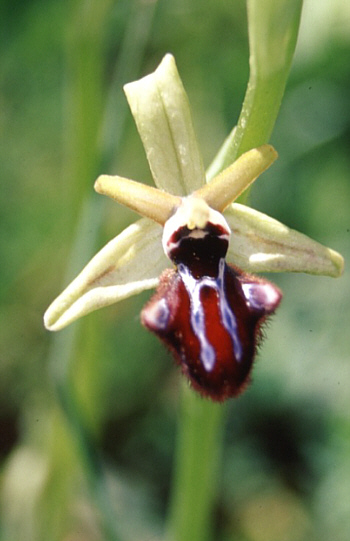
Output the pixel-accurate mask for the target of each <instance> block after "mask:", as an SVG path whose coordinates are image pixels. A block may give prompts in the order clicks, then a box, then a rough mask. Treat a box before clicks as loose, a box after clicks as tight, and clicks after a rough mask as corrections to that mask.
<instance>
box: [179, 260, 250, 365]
mask: <svg viewBox="0 0 350 541" xmlns="http://www.w3.org/2000/svg"><path fill="white" fill-rule="evenodd" d="M225 265H226V263H225V259H224V258H221V259H220V261H219V272H218V275H217V276H216V277H214V278H211V277H209V276H203V277H201V278H194V277H193V276H192V274H191V272H190V270H189V268H188V267H187V266H186V265H184V264H183V263H180V264H179V265H178V271H179V274H180V276H181V278H182V281H183V283H184V285H185V288H186V290H187V293H188V295H189V297H190V310H191V325H192V329H193V332H194V333H195V335H196V336H197V338H198V340H199V343H200V347H201V361H202V363H203V366H204V368H205V369H206V370H207V371H208V372H210V371H211V370H213V368H214V365H215V361H216V354H215V349H214V348H213V346H212V345H211V343H210V342H209V340H208V338H207V336H206V329H205V314H204V309H203V305H202V302H201V298H200V294H201V289H202V287H210V288H212V289H214V290H215V291H216V292H217V294H218V297H219V307H220V315H221V322H222V324H223V326H224V327H225V329H226V330H227V331H228V333H229V334H230V336H231V340H232V345H233V352H234V356H235V359H236V361H237V362H239V361H240V360H241V358H242V345H241V343H240V340H239V336H238V327H237V321H236V317H235V315H234V313H233V312H232V310H231V307H230V306H229V304H228V301H227V298H226V295H225V289H224V272H225Z"/></svg>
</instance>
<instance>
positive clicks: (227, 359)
mask: <svg viewBox="0 0 350 541" xmlns="http://www.w3.org/2000/svg"><path fill="white" fill-rule="evenodd" d="M221 222H222V220H221ZM228 242H229V228H228V226H227V229H226V227H225V226H224V225H223V224H222V223H221V224H219V223H218V224H215V223H209V222H208V223H207V225H206V227H205V228H203V229H198V230H189V229H188V228H187V227H186V226H183V225H180V226H179V227H178V228H177V229H175V231H170V236H169V237H168V238H167V242H166V247H167V253H168V255H169V257H170V258H171V259H172V261H173V262H174V263H175V265H176V268H175V269H173V270H166V271H165V272H164V273H163V274H162V276H161V278H160V284H159V287H158V289H157V292H156V293H155V295H154V296H153V297H152V298H151V300H150V301H149V302H148V304H147V305H146V306H145V308H144V309H143V311H142V313H141V320H142V323H143V324H144V325H145V326H146V327H147V328H148V329H149V330H151V331H152V332H154V333H155V334H156V335H157V336H158V337H159V338H160V339H161V340H162V341H163V342H164V343H165V344H166V345H167V347H168V348H169V349H170V350H171V351H172V352H173V353H174V356H175V358H176V360H177V362H178V363H179V364H180V365H181V367H182V371H183V373H184V374H185V375H186V376H187V377H188V378H189V380H190V382H191V384H192V386H193V387H194V388H195V389H196V390H198V391H199V392H200V393H201V394H203V395H205V396H208V397H210V398H211V399H212V400H217V401H222V400H225V399H226V398H229V397H232V396H237V395H238V394H239V393H240V392H241V391H242V390H243V389H244V388H245V386H246V385H247V383H248V382H249V377H250V372H251V368H252V364H253V360H254V356H255V352H256V348H257V345H258V344H259V342H260V341H261V325H262V324H263V323H264V321H265V320H266V318H267V317H268V316H269V315H270V314H272V313H273V312H274V310H275V309H276V308H277V306H278V304H279V303H280V301H281V298H282V294H281V292H280V291H279V289H278V288H277V287H276V286H274V285H273V284H271V283H270V282H268V281H267V280H263V279H262V278H258V277H256V276H252V275H249V274H245V273H243V272H242V271H241V270H240V269H238V268H236V267H232V266H229V265H227V263H226V261H225V255H226V252H227V248H228Z"/></svg>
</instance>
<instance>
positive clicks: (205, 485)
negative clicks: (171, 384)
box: [169, 382, 225, 541]
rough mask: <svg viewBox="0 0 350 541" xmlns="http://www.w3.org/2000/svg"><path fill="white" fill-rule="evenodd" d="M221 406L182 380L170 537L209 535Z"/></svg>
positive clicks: (186, 540) (189, 540)
mask: <svg viewBox="0 0 350 541" xmlns="http://www.w3.org/2000/svg"><path fill="white" fill-rule="evenodd" d="M224 410H225V406H223V405H222V404H213V403H212V402H209V401H208V400H205V399H203V398H201V397H200V396H199V395H198V394H197V393H194V392H193V391H192V389H190V388H189V387H188V385H187V382H183V387H182V404H181V411H180V424H179V433H178V445H177V449H176V462H177V468H176V476H175V480H174V486H173V490H174V500H173V502H172V504H173V507H172V514H171V516H170V524H169V530H170V539H174V540H176V541H179V540H180V539H181V541H195V540H197V539H198V540H199V539H200V540H201V541H204V540H206V539H208V538H209V534H210V533H211V522H212V520H211V507H212V503H213V501H214V499H215V494H216V478H217V474H218V472H217V468H218V464H219V463H220V458H221V445H220V442H221V441H222V423H223V411H224Z"/></svg>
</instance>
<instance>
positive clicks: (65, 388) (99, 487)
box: [49, 0, 156, 541]
mask: <svg viewBox="0 0 350 541" xmlns="http://www.w3.org/2000/svg"><path fill="white" fill-rule="evenodd" d="M113 4H114V0H103V1H100V0H93V1H92V2H82V3H80V4H79V3H77V2H74V3H73V7H74V14H75V18H74V19H73V23H74V24H72V25H71V26H70V34H69V40H68V51H67V53H68V54H67V57H68V78H69V84H68V85H67V92H66V106H67V109H68V111H67V112H68V115H67V117H68V120H69V125H68V129H67V132H66V133H67V134H68V136H67V135H66V137H67V139H66V145H67V149H68V151H69V152H68V154H69V156H68V167H67V171H66V175H67V176H68V177H69V178H70V180H71V191H72V200H73V202H72V204H71V207H70V208H69V209H68V211H69V217H68V220H69V227H70V228H72V227H74V228H75V229H76V237H75V240H74V241H73V245H72V249H71V256H70V259H69V262H68V266H67V270H66V275H67V276H66V279H68V278H70V277H71V276H72V275H74V274H76V271H77V270H80V268H81V267H82V265H83V264H84V263H85V262H86V261H87V260H88V259H89V257H91V254H92V253H93V252H94V250H95V242H96V241H97V236H98V231H99V228H100V225H101V223H102V217H103V206H104V203H103V202H102V200H101V201H100V200H99V199H96V198H95V197H94V196H93V195H92V196H89V193H90V192H91V186H92V181H93V180H94V179H95V178H96V175H97V172H98V171H100V166H101V164H103V166H104V167H105V168H106V169H108V167H110V166H111V162H112V160H114V159H115V158H116V156H117V154H118V150H119V146H120V141H121V138H122V135H123V131H124V124H125V123H124V120H125V118H126V111H127V109H126V103H125V100H122V99H120V100H118V98H116V97H115V96H116V94H117V92H116V88H118V89H119V88H120V87H121V86H122V84H123V83H125V81H127V80H130V79H132V78H135V77H136V76H137V74H138V71H139V67H140V62H141V59H142V56H143V53H144V50H145V46H146V43H147V40H148V36H149V33H150V30H151V26H152V19H153V14H154V10H155V6H156V2H150V3H141V2H139V0H134V2H133V3H132V5H131V8H130V17H129V24H128V26H127V29H126V32H125V38H124V43H123V44H122V47H121V52H120V54H119V58H118V62H117V65H116V70H115V78H114V80H113V83H112V85H111V87H110V93H109V95H108V96H107V99H106V97H105V92H104V90H105V89H104V88H103V81H104V69H105V63H104V60H103V59H104V58H106V54H105V50H104V48H105V45H106V44H105V38H106V32H105V31H106V26H107V22H108V20H109V18H110V10H111V9H112V8H113ZM140 29H141V30H140ZM91 36H93V39H92V38H91ZM135 36H136V37H135ZM116 101H117V103H116ZM104 109H106V111H105V115H103V113H104ZM116 109H117V110H116ZM103 119H104V121H103ZM102 124H103V126H101V125H102ZM99 134H100V135H101V137H100V138H99V137H98V135H99ZM77 216H78V219H77V218H76V217H77ZM86 330H87V327H86V323H85V322H78V323H76V324H75V326H74V327H72V328H70V329H66V330H65V331H64V332H63V333H61V334H57V335H55V336H54V338H53V340H52V348H51V352H50V359H49V362H50V368H51V372H52V376H53V382H54V385H55V390H56V395H57V397H58V400H59V404H60V406H61V408H62V410H63V412H64V414H65V417H66V420H67V422H68V426H69V428H70V429H71V431H70V434H71V435H72V441H73V442H74V444H75V451H76V453H77V456H78V458H79V461H80V463H81V465H82V468H83V470H84V473H85V477H86V479H87V481H88V485H89V488H90V493H91V497H92V499H93V501H94V503H95V507H96V511H97V515H98V517H99V518H100V529H101V532H103V535H104V539H105V540H106V541H107V540H108V541H118V540H119V539H120V538H121V536H120V534H119V531H118V527H117V524H116V522H117V518H116V516H115V513H114V510H115V508H114V503H113V500H112V498H111V497H110V494H109V492H110V491H109V489H108V486H107V483H106V476H105V468H104V466H103V463H102V462H101V460H100V457H99V456H98V453H97V452H96V448H95V442H94V434H93V430H92V423H91V418H89V417H91V415H90V412H89V411H87V409H88V408H87V404H86V402H85V404H84V400H83V399H82V396H81V395H79V393H80V394H81V391H79V378H80V379H81V375H82V374H81V372H82V371H84V370H85V371H86V364H87V362H86V361H87V358H85V359H84V364H83V365H82V366H81V371H80V373H79V374H77V370H76V365H77V364H78V362H79V360H77V359H78V357H79V355H77V354H76V350H77V343H78V341H79V340H81V336H82V335H83V334H84V333H86ZM86 334H87V333H86ZM89 355H91V356H93V357H95V358H96V356H97V354H96V351H95V348H91V349H90V350H89ZM73 365H75V366H73ZM79 368H80V367H79ZM78 372H79V371H78ZM80 387H81V386H80ZM90 390H92V391H95V393H96V378H95V379H94V380H93V381H91V382H90ZM91 395H92V396H93V395H94V392H92V393H91ZM91 402H93V400H92V401H91ZM83 404H84V405H83ZM95 406H96V404H93V403H91V404H90V408H91V409H94V407H95ZM52 468H56V469H59V464H57V463H56V464H53V465H52ZM75 473H76V472H74V471H72V472H71V476H72V477H73V476H74V474H75Z"/></svg>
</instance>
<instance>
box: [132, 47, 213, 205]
mask: <svg viewBox="0 0 350 541" xmlns="http://www.w3.org/2000/svg"><path fill="white" fill-rule="evenodd" d="M124 90H125V94H126V97H127V99H128V102H129V105H130V108H131V111H132V114H133V116H134V119H135V122H136V125H137V129H138V131H139V134H140V136H141V139H142V142H143V145H144V147H145V150H146V155H147V159H148V162H149V165H150V168H151V172H152V175H153V178H154V182H155V183H156V185H157V186H158V188H161V189H163V190H165V191H167V192H169V193H172V194H174V195H180V196H184V195H188V194H190V193H192V192H193V191H195V190H198V189H199V188H200V187H201V186H202V185H203V183H204V181H205V171H204V167H203V163H202V158H201V155H200V152H199V149H198V145H197V139H196V136H195V133H194V129H193V123H192V117H191V111H190V107H189V102H188V98H187V95H186V92H185V90H184V87H183V85H182V82H181V79H180V76H179V74H178V71H177V68H176V64H175V60H174V57H173V56H172V55H170V54H167V55H166V56H165V57H164V58H163V60H162V62H161V63H160V65H159V66H158V68H157V69H156V70H155V71H154V72H153V73H151V74H150V75H147V76H146V77H143V78H142V79H140V80H139V81H135V82H133V83H128V84H126V85H125V86H124Z"/></svg>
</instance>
